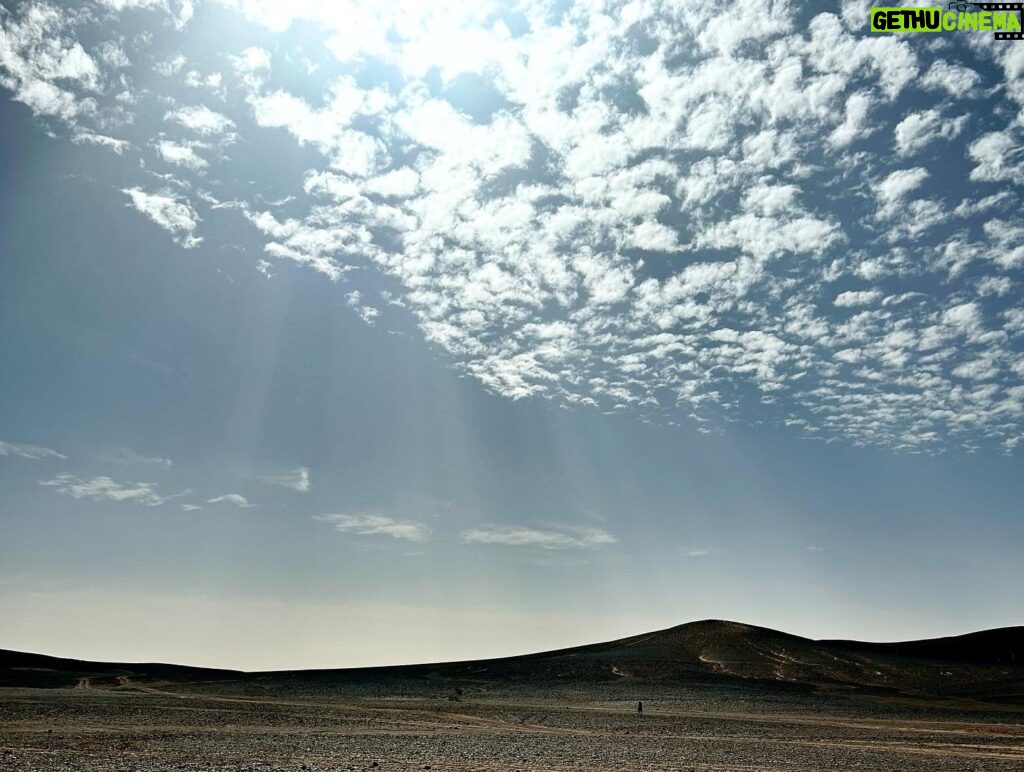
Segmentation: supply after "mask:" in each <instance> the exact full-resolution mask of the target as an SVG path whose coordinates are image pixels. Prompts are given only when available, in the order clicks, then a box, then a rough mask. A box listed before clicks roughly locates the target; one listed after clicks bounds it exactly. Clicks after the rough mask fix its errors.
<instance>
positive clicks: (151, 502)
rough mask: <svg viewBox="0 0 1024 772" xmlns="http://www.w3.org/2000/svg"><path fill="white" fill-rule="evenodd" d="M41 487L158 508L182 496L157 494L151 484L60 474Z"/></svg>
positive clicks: (86, 496)
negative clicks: (87, 478) (89, 478)
mask: <svg viewBox="0 0 1024 772" xmlns="http://www.w3.org/2000/svg"><path fill="white" fill-rule="evenodd" d="M39 484H40V485H43V486H46V487H50V488H55V489H56V490H57V492H58V493H63V494H65V495H67V496H71V497H72V498H76V499H83V498H86V499H93V500H94V501H118V502H125V501H127V502H132V503H135V504H141V505H142V506H144V507H158V506H160V505H161V504H163V503H164V502H165V501H169V500H170V499H173V498H176V497H178V496H182V495H184V494H182V493H179V494H175V495H173V496H163V495H161V494H159V493H158V492H157V485H156V484H155V483H149V482H126V483H120V482H117V481H116V480H113V479H111V478H110V477H106V476H102V477H94V478H92V479H91V480H84V479H82V478H81V477H76V476H75V475H71V474H59V475H57V476H56V477H54V478H53V479H52V480H46V481H44V482H40V483H39Z"/></svg>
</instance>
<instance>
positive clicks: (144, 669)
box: [0, 620, 1024, 702]
mask: <svg viewBox="0 0 1024 772" xmlns="http://www.w3.org/2000/svg"><path fill="white" fill-rule="evenodd" d="M127 678H131V679H133V680H150V681H161V682H190V683H194V684H196V683H201V682H208V681H224V680H231V681H234V682H237V683H240V684H241V683H248V684H252V685H255V686H259V687H260V688H275V687H278V688H290V689H294V688H299V687H307V688H309V687H313V686H315V687H316V688H317V689H320V690H323V689H331V688H342V687H346V686H347V687H352V686H358V685H363V686H372V685H377V686H383V685H385V684H398V683H401V684H403V685H405V686H408V685H410V684H411V685H415V684H423V685H426V684H429V685H430V686H431V687H432V688H435V689H436V688H456V687H458V688H461V687H463V686H465V687H469V688H474V687H475V688H487V686H488V685H498V684H500V685H502V686H509V685H517V684H518V685H531V686H537V687H571V686H573V685H577V684H578V685H581V686H582V685H588V686H593V685H600V684H607V685H609V686H611V685H613V684H629V685H630V686H631V687H641V686H644V685H648V686H652V685H661V686H680V687H685V686H686V685H697V684H722V685H726V684H728V685H748V686H756V687H768V688H804V689H810V688H815V689H827V690H847V691H862V692H863V691H866V692H889V693H905V694H919V695H934V696H950V697H953V696H956V697H971V698H976V699H989V700H1000V701H1015V702H1016V701H1024V627H1007V628H1000V629H995V630H985V631H981V632H976V633H969V634H967V635H959V636H952V637H947V638H936V639H930V640H922V641H906V642H899V643H866V642H861V641H846V640H820V641H818V640H811V639H809V638H802V637H800V636H796V635H790V634H788V633H783V632H779V631H777V630H771V629H768V628H763V627H755V626H753V625H744V624H739V623H736V622H728V621H721V620H705V621H701V622H692V623H689V624H684V625H679V626H677V627H672V628H669V629H667V630H660V631H657V632H653V633H647V634H644V635H637V636H632V637H629V638H623V639H620V640H617V641H609V642H607V643H598V644H592V645H587V646H579V647H575V648H571V649H561V650H558V651H550V652H542V653H538V654H528V655H522V656H516V657H505V658H500V659H489V660H474V661H467V662H448V663H438V664H431V665H404V666H393V667H382V668H351V669H332V670H293V671H276V672H260V673H242V672H240V671H230V670H213V669H206V668H192V667H187V666H182V665H165V664H158V663H147V664H130V663H103V662H87V661H80V660H69V659H60V658H56V657H47V656H44V655H37V654H25V653H19V652H12V651H0V685H5V686H53V687H59V686H74V685H77V684H80V683H89V684H92V685H103V684H109V685H117V684H119V683H124V682H125V679H127ZM83 679H86V680H84V681H83Z"/></svg>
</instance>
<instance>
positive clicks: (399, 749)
mask: <svg viewBox="0 0 1024 772" xmlns="http://www.w3.org/2000/svg"><path fill="white" fill-rule="evenodd" d="M609 696H611V697H612V698H611V699H609ZM642 696H644V697H645V698H646V699H645V703H644V707H645V711H644V715H643V716H642V717H641V716H637V715H636V713H635V704H636V703H635V701H634V700H633V699H627V698H626V694H625V693H624V692H617V693H613V694H612V695H609V694H608V693H607V691H606V690H601V689H599V688H596V687H595V688H594V689H593V690H592V691H591V693H586V692H580V691H574V692H573V693H566V694H561V695H559V694H552V693H546V694H543V695H541V694H538V695H537V696H534V697H530V696H529V695H524V694H523V693H522V690H519V691H517V692H516V693H515V694H509V695H506V696H503V695H502V694H501V693H497V692H495V691H493V690H491V691H488V692H481V693H480V694H468V695H465V696H463V697H462V698H461V699H460V700H459V701H453V700H450V699H447V698H446V697H444V696H441V695H437V696H433V697H430V696H422V695H420V696H412V697H408V696H407V697H366V696H352V695H346V694H344V693H339V694H336V695H333V696H316V697H310V696H302V695H295V694H287V693H278V694H273V693H268V694H263V695H253V694H251V690H249V689H236V688H234V687H233V686H232V685H231V684H225V685H224V686H223V687H217V686H215V685H204V686H203V687H201V688H190V687H189V686H187V685H182V684H167V685H161V684H159V683H150V684H146V685H143V684H136V683H133V682H131V681H129V680H128V679H123V683H121V684H120V685H119V686H116V687H113V688H110V687H102V688H99V687H97V686H95V685H93V684H91V683H89V681H88V679H83V682H82V683H81V684H80V686H79V688H76V689H14V688H6V689H0V769H3V770H12V772H13V771H14V770H17V771H19V772H20V771H21V770H48V771H50V770H104V771H106V770H110V771H113V770H118V771H124V772H128V771H129V770H131V771H135V770H178V771H182V772H188V771H189V770H306V771H317V772H319V771H322V770H382V771H383V770H523V772H526V771H527V770H530V771H531V772H535V771H536V770H761V771H764V772H767V770H787V771H788V772H793V771H794V770H816V771H817V770H852V769H856V770H929V771H933V770H982V769H984V770H1024V709H1021V708H1013V707H999V706H992V705H989V706H986V705H983V704H981V703H968V702H954V701H941V702H925V701H916V700H911V699H906V698H879V697H865V696H860V697H852V696H843V697H839V696H828V695H821V694H792V695H787V694H772V693H764V694H761V693H758V692H757V691H756V690H750V691H744V690H737V689H715V688H710V687H701V688H698V689H694V690H682V691H679V692H676V693H671V694H669V693H664V694H660V695H659V694H657V693H646V694H644V695H642Z"/></svg>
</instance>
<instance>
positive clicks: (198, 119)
mask: <svg viewBox="0 0 1024 772" xmlns="http://www.w3.org/2000/svg"><path fill="white" fill-rule="evenodd" d="M164 120H165V121H172V122H174V123H177V124H180V125H181V126H184V127H185V128H186V129H188V130H189V131H193V132H195V133H196V134H199V135H201V136H204V137H205V136H210V135H214V134H223V133H224V132H225V131H227V130H228V129H230V128H232V127H233V126H234V125H235V122H234V121H232V120H231V119H230V118H228V117H227V116H226V115H222V114H220V113H218V112H215V111H214V110H211V109H210V108H209V107H206V106H205V105H198V106H189V107H179V108H177V109H176V110H171V111H169V112H167V113H166V114H165V115H164Z"/></svg>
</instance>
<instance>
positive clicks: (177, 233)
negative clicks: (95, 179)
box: [121, 188, 202, 249]
mask: <svg viewBox="0 0 1024 772" xmlns="http://www.w3.org/2000/svg"><path fill="white" fill-rule="evenodd" d="M121 192H122V193H124V194H125V195H127V196H128V197H129V198H130V199H131V202H132V206H134V207H135V208H136V209H138V210H139V211H140V212H142V213H143V214H144V215H146V217H148V218H149V219H150V220H152V221H153V222H155V223H156V224H157V225H159V226H160V227H161V228H163V229H164V230H167V231H170V232H171V233H172V234H173V235H174V238H175V241H177V242H178V243H179V244H181V245H182V246H183V247H185V248H186V249H190V248H191V247H194V246H197V245H198V244H199V243H200V242H201V241H202V238H200V237H197V236H195V230H196V227H197V226H198V225H199V216H198V215H197V214H196V212H195V210H194V209H193V208H192V206H191V205H190V204H189V202H188V201H185V200H180V199H179V198H178V197H177V196H176V195H175V194H173V193H171V192H170V191H161V192H159V193H147V192H146V191H144V190H142V189H141V188H125V189H123V190H122V191H121Z"/></svg>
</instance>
